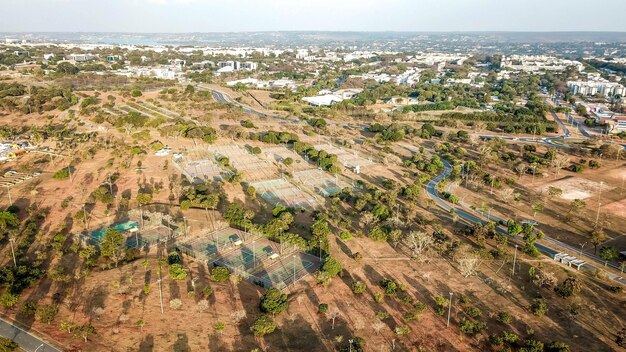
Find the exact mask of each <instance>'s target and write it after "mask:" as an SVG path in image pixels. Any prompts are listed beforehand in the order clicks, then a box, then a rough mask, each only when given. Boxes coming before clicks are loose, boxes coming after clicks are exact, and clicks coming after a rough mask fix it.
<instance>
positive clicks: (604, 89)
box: [567, 80, 626, 97]
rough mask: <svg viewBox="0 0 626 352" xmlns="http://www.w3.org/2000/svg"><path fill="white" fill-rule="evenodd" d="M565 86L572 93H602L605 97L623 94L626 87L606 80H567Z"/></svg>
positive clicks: (625, 92) (625, 91)
mask: <svg viewBox="0 0 626 352" xmlns="http://www.w3.org/2000/svg"><path fill="white" fill-rule="evenodd" d="M567 88H569V89H570V90H571V91H572V93H574V94H580V95H596V94H602V95H604V96H605V97H609V96H615V95H619V96H622V97H623V96H625V95H626V88H625V87H624V86H622V85H621V84H619V83H616V82H608V81H606V80H600V81H568V82H567Z"/></svg>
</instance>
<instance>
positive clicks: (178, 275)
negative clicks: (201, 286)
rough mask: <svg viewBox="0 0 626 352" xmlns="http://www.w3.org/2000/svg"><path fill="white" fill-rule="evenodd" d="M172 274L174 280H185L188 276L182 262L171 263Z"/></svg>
mask: <svg viewBox="0 0 626 352" xmlns="http://www.w3.org/2000/svg"><path fill="white" fill-rule="evenodd" d="M170 276H171V277H172V279H174V280H184V279H185V278H186V277H187V272H186V271H185V268H183V266H182V265H180V264H172V265H170Z"/></svg>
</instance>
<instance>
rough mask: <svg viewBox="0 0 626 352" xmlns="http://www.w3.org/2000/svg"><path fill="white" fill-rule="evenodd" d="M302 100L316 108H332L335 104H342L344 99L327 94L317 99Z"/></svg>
mask: <svg viewBox="0 0 626 352" xmlns="http://www.w3.org/2000/svg"><path fill="white" fill-rule="evenodd" d="M302 100H304V101H306V102H307V103H309V104H311V105H315V106H331V105H332V104H333V103H335V102H340V101H342V100H343V99H342V98H341V97H339V96H337V95H334V94H326V95H319V96H316V97H304V98H302Z"/></svg>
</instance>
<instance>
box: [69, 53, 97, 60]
mask: <svg viewBox="0 0 626 352" xmlns="http://www.w3.org/2000/svg"><path fill="white" fill-rule="evenodd" d="M96 58H97V56H96V55H93V54H69V55H68V56H67V59H68V60H71V61H74V62H87V61H92V60H95V59H96Z"/></svg>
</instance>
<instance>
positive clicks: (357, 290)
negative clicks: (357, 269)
mask: <svg viewBox="0 0 626 352" xmlns="http://www.w3.org/2000/svg"><path fill="white" fill-rule="evenodd" d="M351 287H352V292H353V293H354V294H357V295H358V294H361V293H363V292H365V290H366V289H367V285H365V283H364V282H363V281H359V280H357V281H354V282H353V283H352V286H351Z"/></svg>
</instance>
